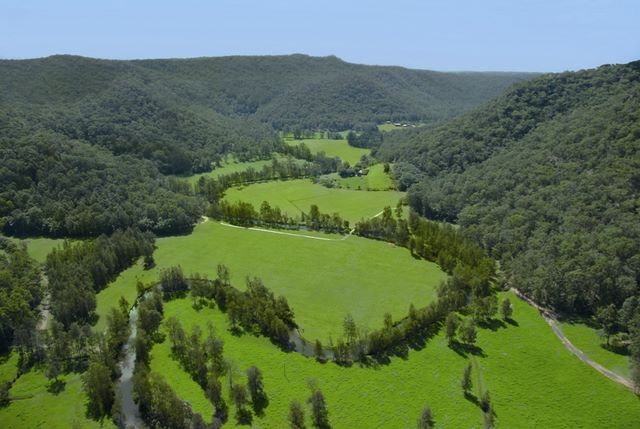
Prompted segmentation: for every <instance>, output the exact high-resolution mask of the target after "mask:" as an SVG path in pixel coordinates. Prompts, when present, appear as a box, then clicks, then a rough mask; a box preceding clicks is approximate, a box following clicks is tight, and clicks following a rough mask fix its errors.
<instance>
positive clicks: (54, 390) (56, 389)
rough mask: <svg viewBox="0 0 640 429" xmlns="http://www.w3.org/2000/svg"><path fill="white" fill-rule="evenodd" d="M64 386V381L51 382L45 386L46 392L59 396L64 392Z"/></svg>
mask: <svg viewBox="0 0 640 429" xmlns="http://www.w3.org/2000/svg"><path fill="white" fill-rule="evenodd" d="M66 385H67V383H66V382H65V381H64V380H59V379H57V380H52V381H51V383H49V385H48V386H47V392H49V393H51V394H52V395H59V394H60V393H62V392H63V391H64V388H65V387H66Z"/></svg>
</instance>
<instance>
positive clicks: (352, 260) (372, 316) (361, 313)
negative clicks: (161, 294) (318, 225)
mask: <svg viewBox="0 0 640 429" xmlns="http://www.w3.org/2000/svg"><path fill="white" fill-rule="evenodd" d="M301 235H311V234H308V233H307V232H306V231H305V232H300V233H297V234H295V233H293V235H283V234H277V233H274V232H264V231H256V230H250V229H245V228H238V227H231V226H225V225H222V224H220V223H217V222H213V221H208V222H203V223H200V224H199V225H197V226H196V227H195V229H194V231H193V233H191V234H190V235H185V236H177V237H167V238H160V239H158V240H157V249H156V251H155V253H154V257H155V261H156V264H157V265H156V267H155V268H153V269H152V270H149V271H145V270H144V269H143V267H142V265H140V264H138V265H135V266H133V267H132V268H130V269H128V270H126V271H125V272H123V273H122V274H121V275H120V276H119V277H118V278H117V279H116V281H115V282H113V283H112V284H111V285H109V286H108V287H107V288H106V289H104V290H103V291H101V292H100V293H99V294H98V309H97V312H98V314H99V315H100V316H101V317H100V319H99V322H98V325H97V327H96V329H98V330H100V329H102V328H104V315H105V314H106V312H107V311H108V310H109V308H110V307H112V306H115V305H116V304H117V302H118V299H119V298H120V296H124V297H125V298H127V300H129V302H132V301H133V300H134V299H135V296H136V283H137V282H138V281H141V282H143V283H145V284H149V283H153V282H155V281H157V279H158V278H159V271H160V270H161V269H162V268H167V267H170V266H174V265H180V266H182V268H183V270H184V272H185V274H187V275H189V274H194V273H200V274H203V275H207V276H209V278H215V276H216V266H217V264H225V265H227V266H228V267H229V269H230V271H231V281H232V284H233V285H234V286H235V287H237V288H240V289H242V288H244V286H245V284H244V282H245V278H246V277H247V276H258V277H260V278H261V279H262V280H263V281H264V283H265V285H266V286H267V287H269V288H270V289H271V290H273V291H274V292H275V293H276V294H278V295H283V296H285V297H286V298H287V300H288V301H289V304H290V305H291V307H292V308H293V310H294V312H295V315H296V321H297V323H298V324H299V325H300V326H301V331H302V334H303V336H304V337H306V338H308V339H311V340H314V339H316V338H319V339H321V340H322V341H323V342H326V341H328V339H329V337H332V338H334V339H335V338H336V337H337V336H338V335H339V334H340V333H341V330H342V320H343V319H344V317H345V316H346V315H347V314H348V313H350V314H351V315H352V316H353V317H354V319H355V320H356V322H358V323H359V324H361V325H363V326H367V327H369V328H371V329H373V328H377V327H380V326H382V320H383V315H384V313H385V312H389V313H391V315H392V316H393V317H394V318H399V317H402V316H404V315H406V313H407V311H408V308H409V305H410V304H411V303H413V304H414V305H416V306H423V305H426V304H427V303H429V302H430V301H432V300H433V299H434V298H435V296H436V288H437V286H438V285H439V283H440V282H441V281H442V280H444V279H445V278H446V274H445V273H443V272H442V271H441V270H440V269H439V268H438V266H437V265H436V264H433V263H429V262H426V261H421V260H417V259H414V258H413V257H411V255H410V254H409V251H408V250H407V249H404V248H399V247H396V246H394V245H390V244H388V243H384V242H381V241H374V240H368V239H365V238H360V237H356V236H350V237H348V238H346V239H344V240H343V238H344V237H342V236H339V235H327V234H317V233H316V234H313V235H314V236H317V237H318V238H321V239H313V238H307V237H303V236H301Z"/></svg>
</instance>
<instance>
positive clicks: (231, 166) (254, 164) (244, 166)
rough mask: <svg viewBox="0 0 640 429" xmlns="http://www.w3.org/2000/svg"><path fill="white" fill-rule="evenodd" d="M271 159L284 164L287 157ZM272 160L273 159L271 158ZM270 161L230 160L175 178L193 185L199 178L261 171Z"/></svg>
mask: <svg viewBox="0 0 640 429" xmlns="http://www.w3.org/2000/svg"><path fill="white" fill-rule="evenodd" d="M273 157H275V158H276V159H277V160H278V161H280V162H284V161H286V160H287V157H286V156H284V155H282V154H278V153H274V154H273ZM272 159H273V158H272ZM272 159H261V160H258V161H248V162H238V161H236V160H235V159H233V158H230V159H229V160H228V161H225V162H224V163H223V165H222V167H218V168H216V169H215V170H213V171H210V172H207V173H199V174H194V175H191V176H177V177H179V178H182V179H186V180H187V181H188V182H189V183H191V184H195V183H197V182H198V180H199V179H200V177H214V178H215V177H219V176H222V175H224V174H231V173H237V172H240V171H245V170H248V169H249V168H253V169H254V170H258V171H259V170H262V167H264V166H265V165H271V163H272ZM292 160H293V161H294V162H296V163H304V162H305V161H303V160H300V159H295V158H292Z"/></svg>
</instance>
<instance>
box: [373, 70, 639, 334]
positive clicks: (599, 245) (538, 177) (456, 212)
mask: <svg viewBox="0 0 640 429" xmlns="http://www.w3.org/2000/svg"><path fill="white" fill-rule="evenodd" d="M379 156H384V157H386V158H388V159H390V160H391V159H395V160H398V161H400V162H399V163H398V164H396V169H395V170H396V174H397V175H398V176H399V177H398V178H399V180H400V182H401V183H404V184H405V185H408V186H410V192H409V200H410V204H411V206H412V207H413V208H414V209H416V210H417V211H419V212H420V213H422V214H424V215H426V216H428V217H430V218H434V219H442V220H447V221H454V222H457V223H459V224H460V225H461V226H462V227H463V228H464V230H465V231H467V233H468V234H469V235H471V236H472V237H474V238H475V239H476V240H478V241H479V242H481V243H482V244H483V245H484V246H485V247H486V248H487V249H490V250H491V252H492V253H493V255H494V256H495V257H497V258H499V259H500V260H501V261H502V267H503V269H504V270H505V271H506V273H507V274H508V276H509V280H510V283H511V284H512V285H513V286H516V287H518V288H521V289H523V290H525V291H527V292H528V293H530V294H533V295H534V296H535V298H536V299H537V300H539V301H540V302H542V303H548V304H553V305H555V306H557V307H560V308H562V309H565V310H569V311H578V312H582V313H586V314H592V313H595V312H596V311H597V310H598V309H599V308H602V307H603V306H606V305H608V304H614V305H615V306H616V307H618V308H620V307H621V306H622V305H623V303H624V302H625V301H627V300H629V298H630V297H632V296H634V295H638V294H639V293H640V291H639V282H640V216H639V215H640V212H639V209H640V199H639V196H640V62H635V63H630V64H627V65H616V66H602V67H600V68H598V69H595V70H585V71H580V72H574V73H562V74H550V75H544V76H541V77H538V78H536V79H534V80H531V81H529V82H526V83H522V84H519V85H517V86H516V87H514V88H513V89H512V90H510V91H509V92H508V93H506V94H505V95H503V96H501V97H499V98H497V99H496V100H494V101H492V102H490V103H489V104H487V105H486V106H484V107H482V108H480V109H477V110H475V111H473V112H472V113H469V114H466V115H464V116H463V117H461V118H458V119H456V120H454V121H452V122H450V123H448V124H446V125H442V126H439V127H433V128H430V129H415V130H408V131H400V132H394V133H388V134H387V135H386V136H385V141H384V143H383V145H382V147H381V148H380V150H379ZM628 302H629V303H633V302H635V301H634V300H633V299H632V300H629V301H628ZM629 303H628V304H627V307H628V306H629V305H631V304H629ZM631 311H632V309H631ZM623 328H624V327H623Z"/></svg>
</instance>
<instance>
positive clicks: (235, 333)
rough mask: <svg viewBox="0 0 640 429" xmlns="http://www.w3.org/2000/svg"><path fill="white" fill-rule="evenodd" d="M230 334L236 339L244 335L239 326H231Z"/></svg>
mask: <svg viewBox="0 0 640 429" xmlns="http://www.w3.org/2000/svg"><path fill="white" fill-rule="evenodd" d="M229 333H231V335H233V336H234V337H241V336H242V335H243V334H244V331H243V330H242V328H241V327H239V326H230V327H229Z"/></svg>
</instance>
